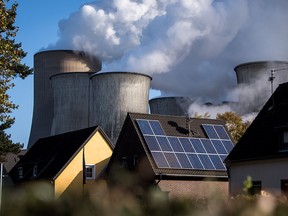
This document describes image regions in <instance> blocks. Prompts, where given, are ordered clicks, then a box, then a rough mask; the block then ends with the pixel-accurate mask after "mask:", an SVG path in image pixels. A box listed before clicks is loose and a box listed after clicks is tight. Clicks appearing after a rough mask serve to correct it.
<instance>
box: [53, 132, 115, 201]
mask: <svg viewBox="0 0 288 216" xmlns="http://www.w3.org/2000/svg"><path fill="white" fill-rule="evenodd" d="M84 152H85V162H86V164H96V178H97V176H98V175H99V174H100V173H101V172H102V171H103V169H104V167H105V166H106V165H107V164H108V161H109V159H110V157H111V155H112V149H111V148H110V147H109V145H108V144H107V142H106V141H105V139H104V138H103V136H102V135H101V134H100V132H99V131H98V132H97V133H96V134H94V136H93V137H92V138H91V139H90V140H89V141H88V142H87V144H86V145H85V148H84ZM82 182H83V149H82V150H81V151H79V152H78V153H77V155H76V156H75V157H74V158H73V159H72V160H71V161H70V163H69V164H68V165H67V166H66V167H65V169H64V170H63V171H62V172H61V173H60V174H59V176H58V177H57V178H56V179H55V183H54V185H55V196H56V197H59V196H60V195H62V194H63V193H72V194H81V193H83V189H84V190H89V188H90V187H91V186H92V185H93V183H95V181H94V180H87V181H86V184H85V185H84V186H83V183H82Z"/></svg>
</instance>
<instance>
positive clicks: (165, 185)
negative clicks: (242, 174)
mask: <svg viewBox="0 0 288 216" xmlns="http://www.w3.org/2000/svg"><path fill="white" fill-rule="evenodd" d="M158 186H159V187H160V188H161V190H162V191H164V192H169V193H168V195H169V197H171V198H172V197H180V198H181V197H182V198H195V197H196V198H205V197H209V196H212V195H213V194H214V193H216V194H219V195H222V196H228V182H227V181H223V182H222V181H209V180H205V181H203V180H202V181H201V180H199V181H195V180H189V181H187V180H161V181H160V182H159V184H158Z"/></svg>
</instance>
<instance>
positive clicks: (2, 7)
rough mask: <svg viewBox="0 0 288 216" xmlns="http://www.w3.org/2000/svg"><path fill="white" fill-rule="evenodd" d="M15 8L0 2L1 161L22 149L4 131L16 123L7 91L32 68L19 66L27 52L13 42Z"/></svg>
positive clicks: (15, 29)
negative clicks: (8, 154) (7, 155)
mask: <svg viewBox="0 0 288 216" xmlns="http://www.w3.org/2000/svg"><path fill="white" fill-rule="evenodd" d="M17 6H18V4H17V3H16V2H14V3H9V0H1V1H0V161H3V160H4V157H5V155H6V154H7V153H9V152H12V153H17V152H18V151H19V150H20V148H21V145H20V143H13V141H12V140H11V135H9V134H7V133H6V132H5V130H6V129H8V128H10V127H11V126H12V125H13V123H14V121H15V119H14V118H12V117H11V113H12V111H13V110H14V109H17V108H18V106H17V105H16V104H14V103H13V102H12V101H11V100H10V96H9V94H8V90H10V89H12V88H13V87H14V85H15V84H14V82H13V80H14V79H15V78H17V77H20V78H22V79H24V78H26V77H27V76H28V75H30V74H32V69H30V68H29V67H28V66H27V65H26V64H22V63H21V60H22V59H23V58H24V57H25V56H26V55H27V53H25V52H24V50H23V49H22V48H21V46H22V45H21V43H16V42H15V37H16V34H17V32H18V30H19V29H18V27H16V26H15V25H14V23H15V18H16V15H17V13H16V9H17Z"/></svg>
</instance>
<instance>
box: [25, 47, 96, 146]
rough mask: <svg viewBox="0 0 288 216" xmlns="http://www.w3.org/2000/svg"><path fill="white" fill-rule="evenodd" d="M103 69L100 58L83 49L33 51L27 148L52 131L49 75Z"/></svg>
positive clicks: (51, 95) (51, 94) (51, 99)
mask: <svg viewBox="0 0 288 216" xmlns="http://www.w3.org/2000/svg"><path fill="white" fill-rule="evenodd" d="M100 70H101V62H100V61H99V59H97V58H95V57H91V56H89V55H86V54H85V53H84V52H80V51H72V50H49V51H43V52H39V53H36V54H35V55H34V108H33V119H32V125H31V131H30V137H29V142H28V148H29V147H31V146H32V145H33V144H34V143H35V142H36V141H37V140H38V139H39V138H41V137H47V136H50V133H51V126H52V120H53V106H54V105H53V93H52V85H51V82H50V77H51V76H52V75H54V74H58V73H66V72H98V71H100Z"/></svg>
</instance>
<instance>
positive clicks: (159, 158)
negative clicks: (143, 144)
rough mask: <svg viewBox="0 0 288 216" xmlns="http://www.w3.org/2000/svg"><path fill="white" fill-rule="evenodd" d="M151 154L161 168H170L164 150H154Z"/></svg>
mask: <svg viewBox="0 0 288 216" xmlns="http://www.w3.org/2000/svg"><path fill="white" fill-rule="evenodd" d="M151 154H152V156H153V158H154V160H155V162H156V164H157V166H158V167H159V168H169V165H168V163H167V161H166V158H165V157H164V154H163V153H162V152H153V151H152V152H151Z"/></svg>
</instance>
